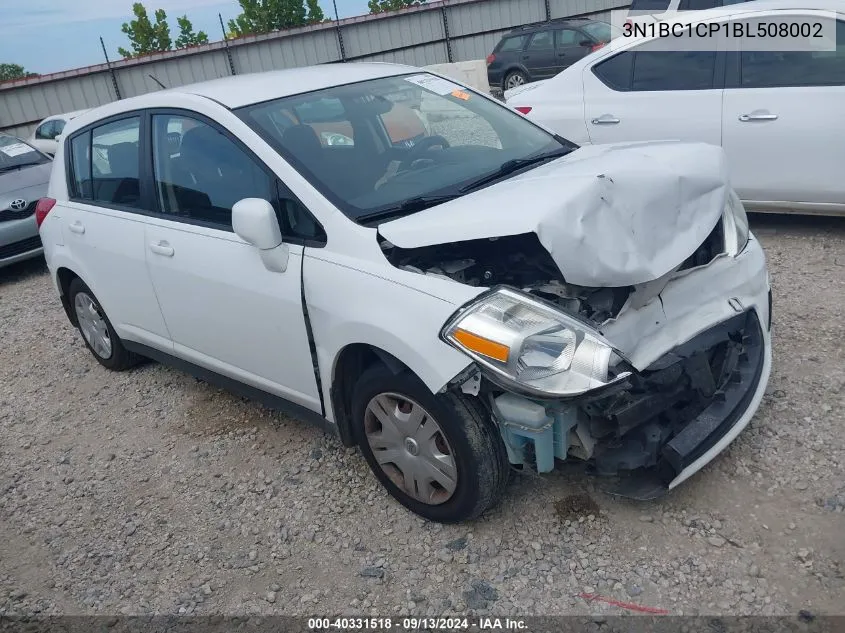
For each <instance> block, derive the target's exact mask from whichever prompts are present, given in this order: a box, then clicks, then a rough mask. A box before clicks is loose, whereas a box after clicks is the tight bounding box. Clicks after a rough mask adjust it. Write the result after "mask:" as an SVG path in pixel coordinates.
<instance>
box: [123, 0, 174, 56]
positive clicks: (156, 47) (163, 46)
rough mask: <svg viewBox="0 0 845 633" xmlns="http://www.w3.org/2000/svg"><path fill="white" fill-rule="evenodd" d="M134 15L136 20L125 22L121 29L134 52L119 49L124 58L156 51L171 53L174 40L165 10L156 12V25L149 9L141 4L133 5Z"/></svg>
mask: <svg viewBox="0 0 845 633" xmlns="http://www.w3.org/2000/svg"><path fill="white" fill-rule="evenodd" d="M132 13H134V14H135V19H134V20H132V21H131V22H129V23H126V22H124V23H123V26H122V27H121V29H120V30H121V31H123V32H124V33H125V34H126V35H127V37H129V42H130V44H131V45H132V50H131V51H128V50H126V49H125V48H119V49H117V52H118V53H120V54H121V55H122V56H123V57H134V56H136V55H144V54H146V53H154V52H156V51H169V50H170V49H171V48H172V47H173V40H172V39H171V38H170V25H169V24H167V14H166V13H165V12H164V10H163V9H157V10H156V12H155V24H153V23H152V22H151V21H150V18H149V16H148V15H147V9H146V8H145V7H144V5H143V4H141V3H140V2H136V3H135V4H133V5H132Z"/></svg>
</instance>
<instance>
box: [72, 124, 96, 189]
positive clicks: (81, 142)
mask: <svg viewBox="0 0 845 633" xmlns="http://www.w3.org/2000/svg"><path fill="white" fill-rule="evenodd" d="M70 164H71V173H72V176H71V191H70V197H71V198H79V199H82V200H90V199H91V132H85V133H83V134H80V135H79V136H75V137H73V139H72V140H71V142H70Z"/></svg>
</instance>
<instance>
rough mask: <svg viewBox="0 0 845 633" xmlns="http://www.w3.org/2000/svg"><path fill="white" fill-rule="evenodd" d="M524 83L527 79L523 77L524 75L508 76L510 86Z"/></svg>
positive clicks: (514, 86) (513, 86)
mask: <svg viewBox="0 0 845 633" xmlns="http://www.w3.org/2000/svg"><path fill="white" fill-rule="evenodd" d="M524 83H525V80H524V79H523V78H522V75H511V76H510V77H508V88H516V87H517V86H521V85H522V84H524Z"/></svg>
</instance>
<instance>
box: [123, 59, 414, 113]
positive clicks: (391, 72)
mask: <svg viewBox="0 0 845 633" xmlns="http://www.w3.org/2000/svg"><path fill="white" fill-rule="evenodd" d="M421 72H427V71H425V70H423V69H420V68H417V67H415V66H405V65H404V64H387V63H378V62H367V63H360V62H349V63H335V64H322V65H320V66H304V67H301V68H288V69H285V70H272V71H268V72H261V73H248V74H244V75H235V76H232V77H223V78H221V79H212V80H210V81H203V82H200V83H195V84H188V85H185V86H179V87H178V88H169V89H167V90H161V91H159V92H158V93H154V94H166V93H170V94H178V93H181V94H193V95H200V96H203V97H207V98H209V99H213V100H214V101H217V102H218V103H221V104H223V105H224V106H226V107H227V108H240V107H242V106H246V105H251V104H253V103H261V102H263V101H271V100H273V99H281V98H282V97H289V96H293V95H297V94H303V93H306V92H313V91H315V90H322V89H324V88H331V87H333V86H342V85H344V84H352V83H357V82H359V81H367V80H368V79H380V78H382V77H392V76H395V75H405V74H410V73H421ZM133 100H143V96H141V97H134V98H133ZM126 101H129V99H126ZM136 107H138V106H137V105H136ZM141 107H143V106H141Z"/></svg>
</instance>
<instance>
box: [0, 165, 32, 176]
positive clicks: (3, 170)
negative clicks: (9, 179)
mask: <svg viewBox="0 0 845 633" xmlns="http://www.w3.org/2000/svg"><path fill="white" fill-rule="evenodd" d="M24 167H27V165H3V166H2V167H0V174H5V173H6V172H7V171H14V170H15V169H23V168H24Z"/></svg>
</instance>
